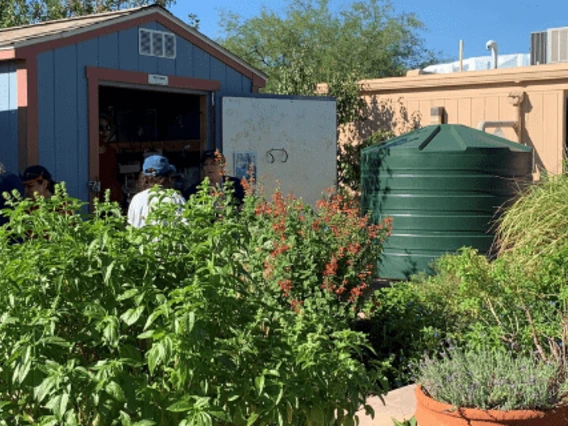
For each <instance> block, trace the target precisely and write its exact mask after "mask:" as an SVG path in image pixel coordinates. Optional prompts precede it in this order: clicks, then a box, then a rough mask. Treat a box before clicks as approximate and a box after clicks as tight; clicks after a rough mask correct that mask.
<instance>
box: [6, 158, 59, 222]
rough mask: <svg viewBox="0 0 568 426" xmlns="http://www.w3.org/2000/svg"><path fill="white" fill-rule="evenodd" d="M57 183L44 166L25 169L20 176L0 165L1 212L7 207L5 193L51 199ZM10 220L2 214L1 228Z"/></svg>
mask: <svg viewBox="0 0 568 426" xmlns="http://www.w3.org/2000/svg"><path fill="white" fill-rule="evenodd" d="M55 184H56V182H55V181H54V180H53V177H52V176H51V173H49V171H48V170H47V169H46V168H45V167H43V166H31V167H28V168H27V169H25V170H24V171H23V172H22V173H21V174H20V175H19V176H18V175H16V174H15V173H12V172H10V171H8V170H6V169H5V168H4V166H3V165H2V163H0V211H1V210H3V209H4V208H5V207H6V199H5V198H4V197H3V196H2V194H3V193H4V192H8V193H10V194H12V193H13V191H17V192H18V193H19V194H20V196H22V197H24V196H25V197H27V198H31V199H35V198H36V197H38V196H41V197H45V198H50V197H51V196H52V195H53V193H54V192H55ZM7 221H8V219H7V218H6V216H4V215H1V214H0V226H2V225H4V224H5V223H6V222H7Z"/></svg>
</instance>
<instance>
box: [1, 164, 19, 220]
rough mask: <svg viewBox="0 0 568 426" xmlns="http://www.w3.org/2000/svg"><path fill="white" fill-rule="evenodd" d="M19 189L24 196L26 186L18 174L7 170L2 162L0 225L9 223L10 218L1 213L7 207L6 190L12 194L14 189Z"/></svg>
mask: <svg viewBox="0 0 568 426" xmlns="http://www.w3.org/2000/svg"><path fill="white" fill-rule="evenodd" d="M14 189H15V190H17V191H18V192H19V193H20V195H21V196H22V197H23V196H24V186H23V185H22V181H21V180H20V178H19V177H18V175H16V174H14V173H10V172H9V171H7V170H6V169H5V168H4V166H3V165H2V163H0V226H2V225H5V224H6V223H8V218H7V217H6V216H4V215H3V214H1V211H2V210H4V209H5V208H6V199H5V198H4V196H3V194H4V193H5V192H7V193H9V194H10V195H12V191H14Z"/></svg>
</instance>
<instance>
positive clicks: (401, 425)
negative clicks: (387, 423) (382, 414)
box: [392, 416, 417, 426]
mask: <svg viewBox="0 0 568 426" xmlns="http://www.w3.org/2000/svg"><path fill="white" fill-rule="evenodd" d="M392 424H393V425H394V426H417V423H416V419H415V418H414V416H413V417H411V418H410V419H408V420H404V421H402V422H399V421H398V420H396V419H392Z"/></svg>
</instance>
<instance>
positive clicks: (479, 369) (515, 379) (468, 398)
mask: <svg viewBox="0 0 568 426" xmlns="http://www.w3.org/2000/svg"><path fill="white" fill-rule="evenodd" d="M565 375H566V374H565V370H564V368H563V367H562V366H561V364H559V363H557V362H552V361H550V362H545V361H542V360H539V359H537V358H535V357H532V356H517V357H515V356H512V354H510V353H507V352H501V351H490V350H479V351H464V350H461V349H452V350H450V351H448V352H445V353H443V354H442V355H441V357H438V358H436V357H425V358H424V359H423V360H422V362H421V363H420V366H419V371H418V377H417V383H419V384H420V385H421V386H422V387H423V389H424V390H425V391H426V392H427V393H428V394H429V395H430V397H432V398H433V399H435V400H436V401H440V402H446V403H448V404H452V405H453V406H455V407H461V408H480V409H484V410H488V409H498V410H522V409H547V408H551V407H553V406H555V405H557V404H558V403H559V402H560V401H561V399H562V398H563V396H564V391H563V388H564V386H563V385H564V382H565Z"/></svg>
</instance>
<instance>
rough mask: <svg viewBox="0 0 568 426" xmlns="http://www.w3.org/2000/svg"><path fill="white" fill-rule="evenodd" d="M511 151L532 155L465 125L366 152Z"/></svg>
mask: <svg viewBox="0 0 568 426" xmlns="http://www.w3.org/2000/svg"><path fill="white" fill-rule="evenodd" d="M488 148H491V149H499V148H501V149H509V150H511V151H518V152H531V151H532V148H531V147H528V146H526V145H521V144H519V143H516V142H512V141H510V140H507V139H504V138H501V137H499V136H495V135H492V134H490V133H485V132H482V131H481V130H477V129H473V128H471V127H467V126H463V125H461V124H439V125H432V126H426V127H423V128H421V129H418V130H414V131H412V132H409V133H406V134H404V135H401V136H398V137H396V138H393V139H389V140H388V141H386V142H384V143H382V144H379V145H375V146H372V147H369V148H366V149H364V150H363V151H364V152H370V151H374V150H382V149H396V150H398V149H409V150H419V151H425V152H451V151H465V150H466V149H488Z"/></svg>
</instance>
